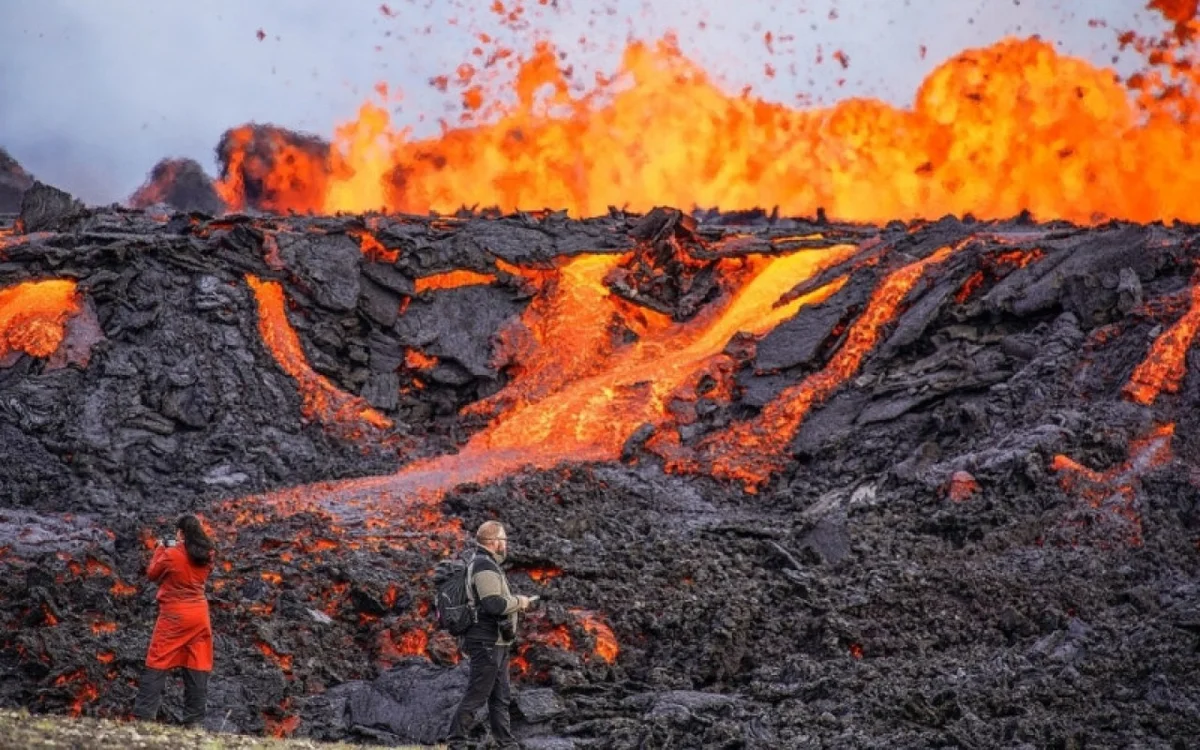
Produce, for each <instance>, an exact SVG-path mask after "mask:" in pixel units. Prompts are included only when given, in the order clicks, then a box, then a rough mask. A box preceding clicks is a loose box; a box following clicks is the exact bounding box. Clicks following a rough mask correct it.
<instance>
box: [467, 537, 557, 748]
mask: <svg viewBox="0 0 1200 750" xmlns="http://www.w3.org/2000/svg"><path fill="white" fill-rule="evenodd" d="M475 542H476V545H477V550H476V552H475V557H474V560H473V562H472V565H471V571H472V575H471V580H469V581H468V582H467V587H468V592H469V596H470V598H471V601H473V602H475V606H476V611H477V616H476V620H475V624H474V625H472V626H471V629H470V630H468V631H467V632H466V634H465V635H464V636H463V643H464V646H463V650H464V651H465V652H466V653H467V657H468V658H469V659H470V663H471V675H470V677H469V678H468V680H467V691H466V693H465V694H464V695H463V698H462V701H461V702H460V703H459V704H458V708H457V709H455V711H454V716H453V718H452V719H451V720H450V734H449V738H448V740H449V743H448V744H449V750H458V749H459V748H466V747H467V736H468V734H469V732H470V724H471V723H472V719H473V718H474V716H475V712H476V711H477V710H479V707H480V706H482V705H483V704H484V703H487V707H488V719H489V724H490V725H491V729H492V737H493V738H494V739H495V741H496V744H497V745H498V746H499V747H500V748H502V749H503V750H511V748H517V747H519V745H518V744H517V741H516V739H515V738H514V737H513V734H512V728H511V718H510V715H509V708H508V704H509V701H510V700H511V685H510V682H509V674H508V665H509V657H510V655H511V651H512V645H513V643H514V642H515V641H516V638H517V613H519V612H524V611H526V610H528V609H529V608H530V606H532V605H533V603H534V602H535V601H537V597H536V596H522V595H520V594H515V595H514V594H513V593H512V591H510V590H509V588H508V577H507V576H505V574H504V571H503V570H502V569H501V568H500V564H501V563H503V562H504V559H505V557H507V555H508V533H507V532H506V531H505V530H504V526H503V525H502V524H501V523H500V522H499V521H487V522H485V523H483V524H482V525H481V526H480V527H479V530H478V531H476V532H475Z"/></svg>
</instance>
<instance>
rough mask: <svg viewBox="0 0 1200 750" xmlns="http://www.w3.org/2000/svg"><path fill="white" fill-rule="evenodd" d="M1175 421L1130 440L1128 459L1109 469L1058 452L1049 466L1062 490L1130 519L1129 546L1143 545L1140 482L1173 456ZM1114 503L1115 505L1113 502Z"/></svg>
mask: <svg viewBox="0 0 1200 750" xmlns="http://www.w3.org/2000/svg"><path fill="white" fill-rule="evenodd" d="M1174 436H1175V425H1174V423H1168V424H1164V425H1159V426H1157V427H1155V428H1154V429H1152V430H1151V431H1150V432H1148V433H1147V434H1146V435H1145V436H1143V437H1141V438H1138V439H1136V440H1131V441H1130V443H1129V458H1128V459H1127V460H1126V461H1125V462H1124V463H1123V464H1122V465H1120V466H1117V467H1114V468H1112V469H1109V470H1108V471H1103V472H1101V471H1095V470H1093V469H1089V468H1088V467H1086V466H1084V465H1082V464H1080V463H1079V462H1078V461H1075V460H1074V459H1072V458H1069V457H1067V456H1064V455H1062V454H1059V455H1056V456H1055V457H1054V459H1053V460H1052V461H1051V464H1050V468H1051V469H1053V470H1054V471H1056V472H1058V473H1059V475H1060V476H1059V484H1060V486H1061V487H1062V489H1063V491H1064V492H1066V493H1068V494H1075V495H1078V496H1080V497H1082V498H1083V499H1084V500H1085V501H1086V502H1087V503H1088V504H1089V505H1091V506H1092V507H1093V508H1100V507H1102V506H1105V505H1110V506H1114V507H1113V510H1114V511H1115V512H1116V513H1117V514H1119V515H1120V516H1122V517H1124V518H1125V519H1126V520H1128V521H1129V523H1130V525H1131V526H1132V532H1131V535H1130V537H1129V543H1130V545H1132V546H1134V547H1140V546H1141V544H1142V518H1141V514H1140V513H1139V512H1138V508H1137V505H1138V497H1137V482H1138V479H1139V478H1140V477H1141V476H1142V475H1143V474H1145V473H1146V472H1148V471H1149V470H1150V469H1152V468H1154V467H1157V466H1162V465H1163V464H1165V463H1167V462H1169V461H1170V460H1171V458H1172V453H1171V442H1172V439H1173V438H1174ZM1114 504H1115V505H1114Z"/></svg>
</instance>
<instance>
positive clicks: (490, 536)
mask: <svg viewBox="0 0 1200 750" xmlns="http://www.w3.org/2000/svg"><path fill="white" fill-rule="evenodd" d="M506 536H508V534H507V533H505V531H504V524H502V523H500V522H499V521H484V522H483V523H482V524H480V526H479V530H478V531H476V532H475V541H477V542H479V543H480V544H482V543H483V542H491V541H495V540H496V538H497V537H500V538H504V537H506Z"/></svg>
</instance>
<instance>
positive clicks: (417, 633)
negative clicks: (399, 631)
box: [396, 628, 429, 656]
mask: <svg viewBox="0 0 1200 750" xmlns="http://www.w3.org/2000/svg"><path fill="white" fill-rule="evenodd" d="M428 646H429V634H428V633H426V632H425V631H424V630H420V629H416V628H414V629H413V630H409V631H408V632H406V633H405V634H404V635H402V636H400V640H399V641H397V642H396V650H397V651H398V652H400V654H402V655H404V656H424V655H425V651H426V649H427V648H428Z"/></svg>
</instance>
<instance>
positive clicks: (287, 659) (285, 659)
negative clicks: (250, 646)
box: [254, 641, 292, 674]
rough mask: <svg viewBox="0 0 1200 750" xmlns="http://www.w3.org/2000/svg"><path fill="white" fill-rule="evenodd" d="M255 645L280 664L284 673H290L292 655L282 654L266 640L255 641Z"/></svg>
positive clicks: (263, 653)
mask: <svg viewBox="0 0 1200 750" xmlns="http://www.w3.org/2000/svg"><path fill="white" fill-rule="evenodd" d="M254 645H255V646H257V647H258V650H259V651H261V652H262V655H263V656H265V657H267V658H268V659H270V660H271V661H273V662H274V663H275V665H276V666H278V667H279V668H280V669H281V670H282V671H283V672H284V674H289V673H291V671H292V655H291V654H281V653H279V652H277V651H276V650H275V649H274V648H273V647H272V646H271V644H269V643H267V642H266V641H255V642H254Z"/></svg>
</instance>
